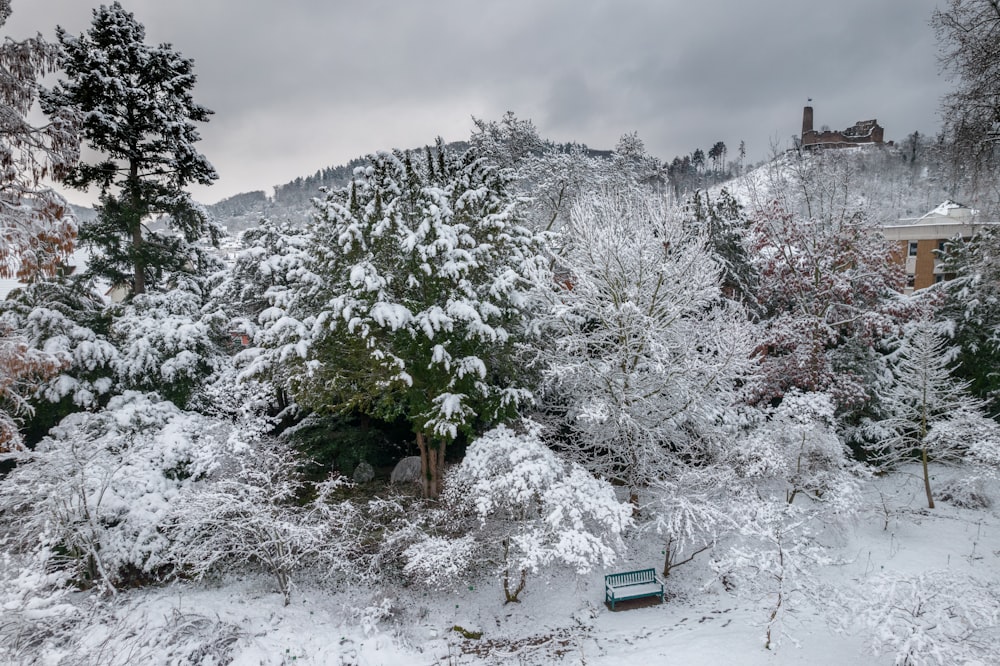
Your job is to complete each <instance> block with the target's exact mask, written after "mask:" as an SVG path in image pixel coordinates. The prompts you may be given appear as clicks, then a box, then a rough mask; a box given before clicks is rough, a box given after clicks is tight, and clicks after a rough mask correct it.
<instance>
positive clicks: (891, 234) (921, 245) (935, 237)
mask: <svg viewBox="0 0 1000 666" xmlns="http://www.w3.org/2000/svg"><path fill="white" fill-rule="evenodd" d="M978 213H979V211H977V210H974V209H972V208H969V207H968V206H963V205H962V204H958V203H955V202H954V201H945V202H944V203H942V204H941V205H940V206H938V207H937V208H935V209H934V210H932V211H930V212H929V213H927V214H926V215H923V216H921V217H916V218H904V219H901V220H899V221H898V222H897V223H896V224H891V225H886V226H884V227H883V228H882V231H883V233H884V234H885V237H886V239H888V240H890V241H896V242H898V243H899V253H898V255H897V256H898V257H899V260H900V262H901V263H903V264H904V265H905V266H906V293H908V294H909V293H911V292H913V291H914V290H916V289H924V288H925V287H929V286H931V285H932V284H935V283H936V282H941V281H943V280H949V279H951V278H952V277H953V276H952V275H950V274H947V273H945V272H944V268H943V261H942V256H943V254H944V249H945V243H947V242H948V241H950V240H954V239H955V238H958V237H961V238H970V237H971V236H973V235H975V234H976V233H977V232H978V231H980V230H981V229H982V228H983V227H984V226H985V225H986V223H985V222H983V221H981V220H979V219H977V215H978Z"/></svg>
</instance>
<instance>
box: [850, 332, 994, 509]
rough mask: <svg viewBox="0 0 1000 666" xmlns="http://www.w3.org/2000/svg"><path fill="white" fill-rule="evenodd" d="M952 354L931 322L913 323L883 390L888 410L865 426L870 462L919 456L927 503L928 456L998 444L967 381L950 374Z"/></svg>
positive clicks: (953, 456) (940, 457) (947, 456)
mask: <svg viewBox="0 0 1000 666" xmlns="http://www.w3.org/2000/svg"><path fill="white" fill-rule="evenodd" d="M953 354H954V350H949V349H946V348H945V341H944V340H943V339H942V338H941V337H940V336H939V335H938V334H937V333H935V332H934V331H933V330H932V328H931V327H930V326H928V325H927V324H918V325H917V326H915V327H914V328H913V329H912V330H911V331H910V332H909V334H908V335H907V336H906V337H905V338H904V340H903V343H902V345H901V347H900V350H899V357H898V360H897V361H896V363H895V367H894V368H893V371H892V374H893V380H894V381H893V383H892V385H891V386H890V387H889V389H888V390H887V391H886V393H885V395H883V396H882V401H883V404H884V406H885V408H886V409H885V411H886V413H887V414H888V415H889V416H887V417H886V418H885V419H882V420H880V421H877V422H874V423H872V424H871V425H870V426H869V431H870V434H871V435H873V436H874V438H875V440H876V441H875V442H874V443H873V444H872V445H871V446H870V447H869V450H870V451H871V453H872V457H873V460H874V461H875V462H879V463H882V464H886V465H894V464H896V463H899V462H902V461H905V460H908V459H911V458H912V457H914V455H916V456H919V459H920V462H921V466H922V469H923V480H924V491H925V492H926V494H927V508H929V509H933V508H934V496H933V494H932V492H931V477H930V473H929V471H928V463H929V462H931V461H938V462H947V461H955V460H957V459H960V458H962V457H963V456H964V454H965V453H966V451H967V450H969V449H970V448H972V447H973V445H975V446H976V447H977V448H981V449H985V448H988V449H990V450H991V451H993V452H995V451H996V450H997V442H996V437H995V436H994V433H995V430H996V424H995V423H992V422H990V421H989V420H988V419H986V418H984V417H983V416H982V414H981V411H980V410H981V408H982V403H981V402H980V401H979V400H976V399H975V398H973V397H972V396H971V395H969V393H968V388H969V385H968V383H967V382H961V381H959V380H957V379H954V378H953V377H952V376H951V370H950V369H949V367H948V365H949V361H950V360H951V357H952V356H953ZM979 440H982V441H979ZM992 455H995V453H994V454H992Z"/></svg>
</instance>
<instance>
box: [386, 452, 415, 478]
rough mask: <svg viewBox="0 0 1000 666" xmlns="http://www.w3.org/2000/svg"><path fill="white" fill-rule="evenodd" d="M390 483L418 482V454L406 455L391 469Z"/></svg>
mask: <svg viewBox="0 0 1000 666" xmlns="http://www.w3.org/2000/svg"><path fill="white" fill-rule="evenodd" d="M389 481H390V482H391V483H420V456H407V457H406V458H403V459H402V460H400V461H399V462H398V463H396V467H395V468H393V470H392V475H391V476H390V477H389Z"/></svg>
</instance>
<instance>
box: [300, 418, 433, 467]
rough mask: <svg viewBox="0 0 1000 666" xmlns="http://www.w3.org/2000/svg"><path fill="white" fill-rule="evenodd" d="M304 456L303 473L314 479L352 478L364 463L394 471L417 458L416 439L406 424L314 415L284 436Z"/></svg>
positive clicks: (402, 422) (403, 422)
mask: <svg viewBox="0 0 1000 666" xmlns="http://www.w3.org/2000/svg"><path fill="white" fill-rule="evenodd" d="M282 436H283V437H284V438H285V439H286V440H287V441H288V442H289V443H290V444H291V445H292V446H294V447H295V448H296V449H297V450H298V451H299V452H301V453H302V458H303V460H304V461H305V463H304V464H305V469H304V470H303V471H304V473H305V475H306V477H307V478H310V479H316V480H319V479H324V478H326V476H327V475H328V474H329V473H330V472H331V471H337V472H340V473H341V474H343V475H345V476H351V474H353V472H354V468H355V467H357V465H358V463H360V462H367V463H368V464H369V465H371V466H372V467H374V468H376V469H379V468H390V467H391V466H392V465H394V464H395V463H396V462H397V461H398V460H399V459H400V458H402V457H403V456H407V455H413V454H414V453H416V451H411V450H410V448H411V447H412V446H413V437H412V435H411V432H410V428H409V426H408V424H407V423H406V422H405V421H399V422H396V423H386V422H384V421H379V420H376V419H369V418H367V417H365V416H350V415H340V414H330V415H322V414H315V413H314V414H310V415H309V416H307V417H306V418H305V419H303V420H302V422H301V423H299V424H298V425H295V426H293V427H291V428H289V429H288V430H286V431H285V432H284V433H283V435H282Z"/></svg>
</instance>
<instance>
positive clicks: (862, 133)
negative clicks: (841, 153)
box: [799, 106, 891, 150]
mask: <svg viewBox="0 0 1000 666" xmlns="http://www.w3.org/2000/svg"><path fill="white" fill-rule="evenodd" d="M884 139H885V129H884V128H883V127H882V126H881V125H879V124H878V121H877V120H875V119H872V120H859V121H858V122H856V123H854V126H853V127H848V128H847V129H845V130H841V131H839V132H833V131H830V130H823V131H821V132H818V131H816V130H815V129H813V108H812V107H811V106H807V107H805V108H804V109H802V140H801V142H800V144H799V145H800V146H801V147H802V148H804V149H806V150H814V149H816V148H847V147H850V146H859V145H879V146H880V145H882V144H883V142H884ZM890 144H891V142H890Z"/></svg>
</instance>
